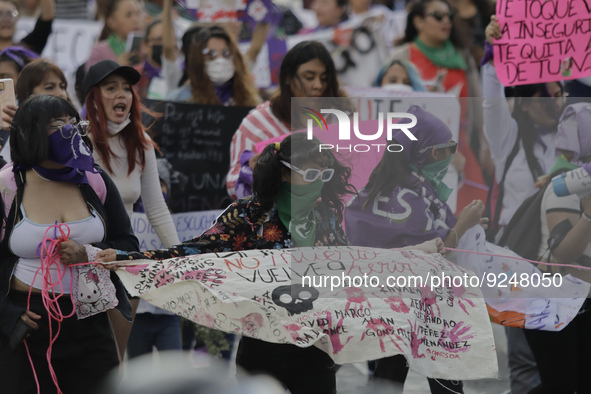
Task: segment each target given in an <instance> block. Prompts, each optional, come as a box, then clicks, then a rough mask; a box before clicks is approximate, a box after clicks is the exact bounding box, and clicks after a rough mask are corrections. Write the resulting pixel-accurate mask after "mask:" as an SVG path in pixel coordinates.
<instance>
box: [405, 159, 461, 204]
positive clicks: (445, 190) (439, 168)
mask: <svg viewBox="0 0 591 394" xmlns="http://www.w3.org/2000/svg"><path fill="white" fill-rule="evenodd" d="M452 157H453V155H451V156H449V157H448V158H447V159H445V160H441V161H435V162H433V163H429V164H427V165H425V166H424V167H423V168H421V169H420V172H421V175H423V176H424V177H425V179H427V180H428V181H429V182H431V184H432V185H433V187H435V191H436V192H437V196H438V197H439V198H440V199H441V200H442V201H447V199H448V198H449V195H450V194H451V192H452V191H453V189H451V188H449V187H447V185H446V184H445V183H443V182H442V181H443V177H445V174H447V169H448V168H449V165H450V164H451V158H452ZM411 167H412V168H413V169H414V170H415V171H419V170H418V168H417V167H416V166H414V165H411Z"/></svg>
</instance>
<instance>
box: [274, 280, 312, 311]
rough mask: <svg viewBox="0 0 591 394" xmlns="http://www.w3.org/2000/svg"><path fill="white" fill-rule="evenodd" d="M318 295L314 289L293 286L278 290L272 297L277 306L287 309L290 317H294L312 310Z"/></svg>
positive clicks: (281, 287)
mask: <svg viewBox="0 0 591 394" xmlns="http://www.w3.org/2000/svg"><path fill="white" fill-rule="evenodd" d="M318 294H319V293H318V290H316V289H315V288H313V287H308V286H302V285H291V286H280V287H278V288H276V289H275V290H273V293H272V294H271V297H272V298H273V302H274V303H275V304H277V305H279V306H281V307H283V308H285V309H286V310H287V312H288V314H289V316H293V315H297V314H299V313H302V312H307V311H309V310H311V309H312V308H313V305H312V303H313V302H314V301H315V300H316V299H317V298H318Z"/></svg>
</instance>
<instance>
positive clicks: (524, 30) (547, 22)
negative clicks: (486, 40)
mask: <svg viewBox="0 0 591 394" xmlns="http://www.w3.org/2000/svg"><path fill="white" fill-rule="evenodd" d="M497 17H498V18H499V24H500V26H501V31H502V35H503V36H502V38H501V39H498V40H495V46H494V59H495V68H496V71H497V75H498V77H499V80H500V81H501V83H502V84H503V85H505V86H512V85H525V84H533V83H542V82H553V81H560V80H565V79H574V78H581V77H586V76H589V75H591V56H590V54H591V3H590V2H589V1H588V0H499V1H497Z"/></svg>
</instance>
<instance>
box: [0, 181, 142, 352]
mask: <svg viewBox="0 0 591 394" xmlns="http://www.w3.org/2000/svg"><path fill="white" fill-rule="evenodd" d="M14 175H15V181H16V184H17V193H16V197H15V199H14V200H13V203H12V206H11V208H10V213H9V215H8V218H6V228H5V231H4V238H3V239H2V242H1V243H0V348H1V347H2V344H3V343H4V342H5V341H6V339H7V338H8V337H9V336H10V334H11V332H12V330H13V328H14V327H15V325H16V323H17V321H18V319H20V316H21V315H22V314H23V313H24V312H25V309H23V308H20V307H16V306H15V305H14V304H13V303H12V302H11V301H10V300H9V299H8V298H7V295H8V292H9V291H10V281H11V278H12V274H13V272H14V268H15V266H16V263H17V261H18V256H15V255H14V254H13V253H12V251H11V250H10V248H9V240H10V234H11V233H12V230H13V228H14V225H15V224H16V223H15V222H16V213H17V211H18V210H17V207H19V206H20V204H21V202H22V200H23V190H24V185H25V181H26V179H25V172H24V171H18V172H16V173H15V174H14ZM101 177H102V178H103V180H104V182H105V187H106V199H105V203H104V204H103V203H101V200H100V199H99V197H98V195H97V194H96V192H95V191H94V189H93V188H92V187H91V186H90V185H88V184H80V185H79V186H80V191H81V192H82V196H83V198H84V200H85V201H86V203H87V205H89V209H90V208H91V207H92V208H94V209H95V210H96V212H97V213H98V215H99V217H100V218H101V219H102V220H103V222H104V224H105V236H104V238H103V240H102V241H101V242H95V243H93V244H92V245H93V246H95V247H97V248H100V249H108V248H114V249H121V250H130V251H131V250H133V251H137V250H139V242H138V240H137V238H136V237H135V235H134V233H133V229H132V227H131V222H130V220H129V216H128V215H127V212H126V210H125V206H124V205H123V202H122V200H121V196H120V195H119V191H118V190H117V187H116V186H115V184H114V183H113V181H112V180H111V178H110V177H109V176H108V175H107V173H106V172H105V171H102V172H101ZM2 192H4V191H2ZM3 204H4V199H0V216H1V217H2V219H3V220H4V216H5V214H4V212H5V210H4V206H3ZM90 210H91V211H92V209H90ZM111 280H112V281H113V284H114V285H115V288H116V295H117V299H118V300H119V305H118V306H117V309H118V310H119V311H120V312H121V314H122V315H123V316H124V317H125V318H126V319H127V320H129V321H131V305H130V303H129V299H128V298H127V292H126V291H125V287H124V286H123V283H121V281H120V280H119V278H118V277H117V275H116V274H115V273H113V272H111Z"/></svg>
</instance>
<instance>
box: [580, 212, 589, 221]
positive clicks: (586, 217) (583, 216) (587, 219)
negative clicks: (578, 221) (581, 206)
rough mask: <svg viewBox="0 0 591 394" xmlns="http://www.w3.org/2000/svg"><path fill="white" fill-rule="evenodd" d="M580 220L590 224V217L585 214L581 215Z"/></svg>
mask: <svg viewBox="0 0 591 394" xmlns="http://www.w3.org/2000/svg"><path fill="white" fill-rule="evenodd" d="M581 218H582V219H585V220H586V221H588V222H589V223H591V217H589V216H587V214H586V213H585V212H583V214H582V215H581Z"/></svg>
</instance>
